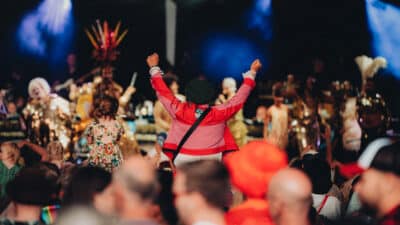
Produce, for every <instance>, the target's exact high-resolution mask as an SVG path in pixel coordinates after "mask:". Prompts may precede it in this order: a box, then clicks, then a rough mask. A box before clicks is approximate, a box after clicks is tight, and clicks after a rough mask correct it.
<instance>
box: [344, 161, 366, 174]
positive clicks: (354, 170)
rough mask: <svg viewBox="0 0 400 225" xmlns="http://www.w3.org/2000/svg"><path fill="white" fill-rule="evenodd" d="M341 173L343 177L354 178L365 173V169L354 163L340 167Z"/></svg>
mask: <svg viewBox="0 0 400 225" xmlns="http://www.w3.org/2000/svg"><path fill="white" fill-rule="evenodd" d="M339 171H340V173H341V174H342V175H343V176H345V177H347V178H352V177H355V176H357V175H359V174H361V173H362V172H364V171H365V169H363V168H361V167H360V166H359V165H358V163H357V162H354V163H349V164H344V165H342V166H340V167H339Z"/></svg>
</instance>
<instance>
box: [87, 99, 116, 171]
mask: <svg viewBox="0 0 400 225" xmlns="http://www.w3.org/2000/svg"><path fill="white" fill-rule="evenodd" d="M117 110H118V100H117V99H115V98H113V97H111V96H103V97H102V98H101V99H100V100H99V103H98V106H97V107H96V108H95V109H94V112H93V116H94V121H93V122H92V123H91V124H89V126H88V127H87V128H86V130H85V132H84V136H85V137H86V139H87V141H88V144H89V149H90V153H89V159H88V162H89V165H92V166H99V167H102V168H104V169H106V170H108V171H110V172H112V171H113V169H114V168H118V167H119V166H120V165H121V163H122V160H123V157H122V152H121V150H120V148H119V145H118V141H119V140H120V138H121V136H122V135H123V134H124V129H123V126H122V124H121V123H120V122H119V121H118V120H116V114H117Z"/></svg>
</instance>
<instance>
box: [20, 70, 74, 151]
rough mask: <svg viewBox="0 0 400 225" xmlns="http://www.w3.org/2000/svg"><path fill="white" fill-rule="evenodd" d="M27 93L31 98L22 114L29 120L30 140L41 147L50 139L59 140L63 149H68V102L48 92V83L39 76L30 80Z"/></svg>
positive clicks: (69, 132) (69, 139)
mask: <svg viewBox="0 0 400 225" xmlns="http://www.w3.org/2000/svg"><path fill="white" fill-rule="evenodd" d="M28 93H29V96H30V98H31V100H30V101H29V103H28V104H27V106H26V107H25V109H24V110H23V114H24V116H25V118H26V119H27V120H28V121H29V123H28V128H29V131H30V135H29V138H30V139H31V141H32V142H33V143H36V144H38V145H41V146H42V147H46V145H47V144H48V143H49V142H50V141H59V142H60V143H61V144H62V146H63V148H64V149H68V147H69V146H68V145H69V143H70V141H71V138H70V137H71V129H70V126H69V125H70V121H71V118H70V117H71V113H70V106H69V102H68V101H67V100H65V99H64V98H62V97H60V96H58V95H57V94H52V93H50V86H49V84H48V83H47V81H46V80H45V79H43V78H41V77H37V78H34V79H33V80H31V81H30V83H29V86H28Z"/></svg>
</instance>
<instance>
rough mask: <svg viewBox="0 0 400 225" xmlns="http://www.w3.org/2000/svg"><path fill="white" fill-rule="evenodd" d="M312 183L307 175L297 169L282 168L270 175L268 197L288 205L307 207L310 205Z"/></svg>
mask: <svg viewBox="0 0 400 225" xmlns="http://www.w3.org/2000/svg"><path fill="white" fill-rule="evenodd" d="M311 193H312V185H311V182H310V180H309V179H308V177H307V176H306V175H305V174H304V173H303V172H301V171H300V170H297V169H292V168H288V169H284V170H281V171H279V172H278V173H277V174H276V175H275V176H273V177H272V179H271V181H270V184H269V189H268V196H267V197H268V199H269V200H270V201H274V200H276V199H278V200H279V201H281V202H282V203H284V204H285V205H287V206H288V207H300V208H303V207H306V208H307V207H309V206H310V205H311Z"/></svg>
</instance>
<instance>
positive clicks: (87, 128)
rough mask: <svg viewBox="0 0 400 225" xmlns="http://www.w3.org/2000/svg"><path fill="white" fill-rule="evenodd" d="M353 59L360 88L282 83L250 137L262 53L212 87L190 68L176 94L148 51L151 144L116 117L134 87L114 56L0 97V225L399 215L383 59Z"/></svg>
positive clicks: (386, 222) (303, 220)
mask: <svg viewBox="0 0 400 225" xmlns="http://www.w3.org/2000/svg"><path fill="white" fill-rule="evenodd" d="M364 59H365V58H364ZM356 62H357V63H358V64H359V65H361V64H362V65H363V66H360V71H361V74H362V75H363V84H362V86H361V87H360V88H359V90H360V91H358V92H357V91H356V88H354V87H353V86H352V85H351V84H350V83H348V82H343V83H339V82H334V83H332V84H328V85H323V84H322V83H321V81H320V80H318V79H319V77H318V76H309V77H307V79H306V81H305V82H304V85H302V84H300V83H299V82H298V81H297V80H296V77H295V76H294V75H293V74H289V75H288V77H287V80H285V81H281V82H276V83H275V84H274V85H273V86H272V95H271V96H272V100H273V103H272V105H270V106H268V107H267V106H265V105H263V106H260V107H259V108H258V109H257V118H255V119H254V120H252V122H251V123H253V125H254V124H261V126H262V137H260V138H258V139H257V140H252V139H255V138H254V137H251V136H249V135H248V132H249V122H248V121H246V120H245V119H244V116H243V105H244V104H245V102H246V100H247V98H248V97H249V95H250V93H251V91H252V90H253V89H254V88H255V87H256V76H257V73H259V72H260V69H261V67H262V64H261V62H260V61H259V60H257V59H256V60H254V61H253V62H252V63H251V65H250V66H249V70H248V71H247V72H246V71H238V72H244V73H243V82H242V84H241V85H240V86H239V87H237V84H236V80H235V79H233V78H230V77H228V78H225V79H224V80H223V82H222V93H221V94H219V95H218V94H217V93H215V90H214V88H213V86H212V85H211V84H210V83H209V82H208V81H207V80H206V79H204V78H197V79H194V80H192V81H191V82H189V83H188V84H187V85H186V88H185V92H184V95H182V94H179V84H178V79H177V76H175V75H173V74H169V73H166V74H164V72H163V71H162V69H161V68H160V66H159V56H158V55H157V54H156V53H154V54H151V55H149V56H148V58H147V59H146V63H147V65H148V67H149V74H150V75H149V78H150V83H151V85H152V87H153V89H154V91H155V93H156V95H157V102H156V103H155V106H154V121H155V127H156V132H157V140H156V142H155V143H154V148H153V149H152V150H148V151H144V150H143V149H142V150H141V149H140V146H139V144H138V143H137V141H136V140H135V138H134V135H132V132H131V130H130V129H129V126H128V125H127V123H126V121H125V120H124V118H126V117H127V115H130V114H132V112H131V109H130V108H129V107H127V106H128V104H129V100H130V98H131V96H132V95H133V94H134V93H135V91H136V89H135V88H134V87H133V86H129V87H128V88H126V90H125V91H124V89H123V88H122V87H121V86H120V85H119V84H117V83H116V82H115V81H114V80H113V76H112V67H111V65H109V64H108V65H104V66H103V68H102V69H101V70H100V71H101V72H100V74H98V76H96V77H95V78H94V80H93V82H88V83H82V82H77V81H76V80H75V81H74V80H72V81H68V82H67V83H64V84H62V85H61V86H60V84H58V85H56V86H55V87H56V88H55V87H54V86H53V87H51V86H50V85H49V83H48V82H47V81H46V80H45V79H43V78H35V79H33V80H31V81H30V83H29V85H28V93H29V96H30V98H29V101H28V102H27V103H26V104H24V103H23V101H22V103H21V102H19V100H18V98H15V99H9V98H7V97H6V96H5V95H2V99H1V100H2V102H1V103H2V108H1V110H2V113H1V116H2V118H1V120H2V123H1V124H0V126H1V127H2V128H1V129H2V130H1V131H0V134H1V135H0V136H1V138H2V143H1V146H0V150H1V151H0V153H1V154H0V210H1V219H0V224H7V225H8V224H11V225H14V224H34V225H37V224H38V225H39V224H46V225H48V224H62V225H70V224H99V225H100V224H135V225H139V224H143V225H147V224H148V225H175V224H186V225H225V224H226V225H252V224H254V225H267V224H276V225H291V224H304V225H309V224H315V225H319V224H326V225H329V224H381V225H392V224H400V189H399V187H400V142H399V141H397V140H396V139H395V137H390V134H393V133H391V132H390V131H391V129H392V127H390V124H389V122H390V116H389V113H388V109H387V106H386V104H385V101H384V99H383V98H382V96H381V95H379V91H378V90H377V88H376V87H375V86H374V83H373V79H372V77H373V74H374V73H376V72H377V70H378V69H379V65H382V64H379V63H375V64H367V65H366V64H365V62H364V64H363V63H362V58H358V60H356ZM368 65H369V66H370V67H369V66H368ZM372 67H374V68H372ZM74 71H75V69H74V67H73V68H72V69H71V71H70V72H71V73H73V72H74ZM65 88H66V90H69V92H68V93H64V94H63V93H62V92H60V91H61V90H63V91H64V90H65ZM55 91H59V92H58V94H57V93H56V92H55ZM2 94H3V93H2ZM67 99H68V100H67ZM3 106H4V107H3Z"/></svg>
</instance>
